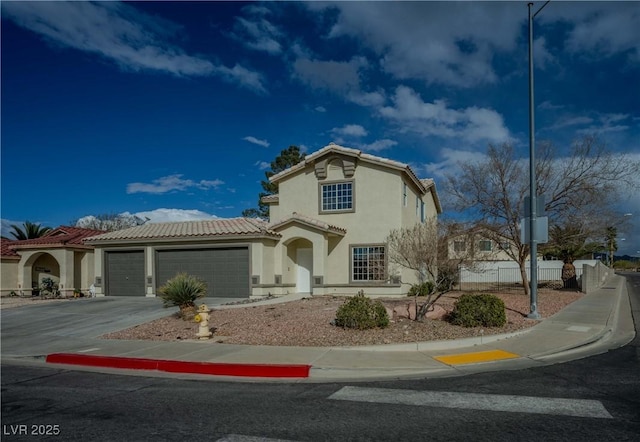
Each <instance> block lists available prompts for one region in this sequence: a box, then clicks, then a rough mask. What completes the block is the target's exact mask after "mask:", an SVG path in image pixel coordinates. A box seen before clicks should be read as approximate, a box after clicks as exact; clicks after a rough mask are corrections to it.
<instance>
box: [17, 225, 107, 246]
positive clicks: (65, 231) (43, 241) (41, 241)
mask: <svg viewBox="0 0 640 442" xmlns="http://www.w3.org/2000/svg"><path fill="white" fill-rule="evenodd" d="M101 233H104V231H102V230H95V229H84V228H81V227H70V226H60V227H56V228H55V229H53V230H50V231H49V232H47V234H46V235H44V236H41V237H40V238H33V239H26V240H22V241H14V242H13V243H12V244H11V245H10V246H9V247H11V248H12V249H16V250H20V249H23V248H38V247H66V246H83V245H84V240H85V238H88V237H90V236H95V235H98V234H101Z"/></svg>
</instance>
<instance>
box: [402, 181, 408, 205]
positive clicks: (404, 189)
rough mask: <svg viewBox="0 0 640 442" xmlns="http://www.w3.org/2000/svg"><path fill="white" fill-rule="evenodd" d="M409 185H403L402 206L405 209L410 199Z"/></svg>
mask: <svg viewBox="0 0 640 442" xmlns="http://www.w3.org/2000/svg"><path fill="white" fill-rule="evenodd" d="M407 191H408V189H407V183H402V205H403V206H404V207H407V203H408V198H409V196H408V195H407Z"/></svg>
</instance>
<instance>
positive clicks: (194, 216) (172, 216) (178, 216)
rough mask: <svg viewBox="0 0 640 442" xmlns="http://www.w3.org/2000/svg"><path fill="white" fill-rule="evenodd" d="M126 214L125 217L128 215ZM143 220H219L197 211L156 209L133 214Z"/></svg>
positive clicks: (157, 221)
mask: <svg viewBox="0 0 640 442" xmlns="http://www.w3.org/2000/svg"><path fill="white" fill-rule="evenodd" d="M128 214H129V212H124V213H123V215H128ZM133 215H134V216H137V217H139V218H142V219H146V218H148V219H149V222H150V223H165V222H174V221H198V220H206V219H217V218H218V217H217V216H215V215H211V214H209V213H206V212H202V211H200V210H195V209H165V208H161V209H155V210H150V211H145V212H136V213H134V214H133Z"/></svg>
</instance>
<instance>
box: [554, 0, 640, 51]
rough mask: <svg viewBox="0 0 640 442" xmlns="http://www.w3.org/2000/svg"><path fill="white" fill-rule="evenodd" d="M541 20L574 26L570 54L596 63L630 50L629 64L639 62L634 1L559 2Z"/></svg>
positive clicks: (639, 11)
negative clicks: (590, 59) (602, 58)
mask: <svg viewBox="0 0 640 442" xmlns="http://www.w3.org/2000/svg"><path fill="white" fill-rule="evenodd" d="M545 12H546V11H545ZM544 20H547V21H560V20H564V21H568V22H569V23H571V24H573V29H571V31H570V32H569V34H568V37H567V49H568V50H569V51H571V52H573V53H576V54H581V55H583V56H585V57H586V58H592V59H594V60H597V59H599V58H601V57H602V56H611V55H614V54H617V53H621V52H627V51H629V52H630V55H631V57H630V58H631V61H632V62H636V63H637V62H639V61H640V39H639V38H638V23H639V22H640V8H639V7H638V4H637V2H575V3H574V2H559V3H558V4H556V5H554V7H553V14H551V15H548V16H545V17H544Z"/></svg>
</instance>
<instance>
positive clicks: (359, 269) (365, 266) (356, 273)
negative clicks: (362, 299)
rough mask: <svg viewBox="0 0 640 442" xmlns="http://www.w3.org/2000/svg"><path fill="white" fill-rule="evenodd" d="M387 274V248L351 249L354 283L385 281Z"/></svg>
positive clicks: (360, 247) (365, 247) (358, 247)
mask: <svg viewBox="0 0 640 442" xmlns="http://www.w3.org/2000/svg"><path fill="white" fill-rule="evenodd" d="M386 273H387V272H386V259H385V246H382V245H380V246H354V247H352V248H351V279H352V281H384V280H386Z"/></svg>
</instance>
